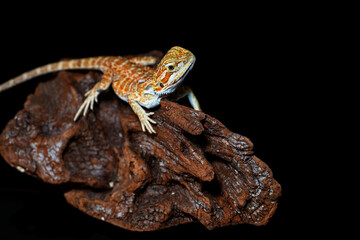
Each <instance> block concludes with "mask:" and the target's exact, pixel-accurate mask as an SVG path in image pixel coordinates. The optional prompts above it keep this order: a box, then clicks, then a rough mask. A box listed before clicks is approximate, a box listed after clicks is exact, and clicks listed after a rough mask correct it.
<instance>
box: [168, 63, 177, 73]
mask: <svg viewBox="0 0 360 240" xmlns="http://www.w3.org/2000/svg"><path fill="white" fill-rule="evenodd" d="M166 67H167V69H168V70H169V72H172V71H174V70H175V66H174V64H171V65H167V66H166Z"/></svg>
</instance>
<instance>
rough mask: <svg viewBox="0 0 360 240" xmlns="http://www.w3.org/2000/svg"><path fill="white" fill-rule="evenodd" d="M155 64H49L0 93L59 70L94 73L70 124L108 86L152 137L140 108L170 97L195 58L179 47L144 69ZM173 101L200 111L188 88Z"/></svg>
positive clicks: (95, 60)
mask: <svg viewBox="0 0 360 240" xmlns="http://www.w3.org/2000/svg"><path fill="white" fill-rule="evenodd" d="M155 62H156V58H154V57H133V58H130V59H127V58H123V57H92V58H83V59H76V60H67V61H60V62H56V63H51V64H48V65H45V66H42V67H39V68H36V69H34V70H31V71H29V72H26V73H23V74H22V75H20V76H18V77H16V78H13V79H10V80H9V81H7V82H5V83H3V84H1V85H0V92H1V91H4V90H6V89H8V88H11V87H13V86H15V85H17V84H20V83H22V82H25V81H28V80H30V79H32V78H34V77H37V76H40V75H43V74H47V73H50V72H55V71H60V70H72V69H94V70H99V71H101V72H103V76H102V80H101V81H100V82H98V83H96V84H95V86H94V87H93V88H92V89H91V90H90V91H88V92H87V93H86V94H85V96H86V99H85V101H84V103H83V104H82V105H81V106H80V108H79V110H78V112H77V113H76V115H75V117H74V121H76V120H77V118H78V117H79V116H80V114H81V113H82V114H83V115H84V116H85V115H86V113H87V112H88V110H89V108H90V109H91V110H92V109H93V106H94V102H97V97H98V95H99V94H100V92H101V91H104V90H106V89H108V88H109V86H110V85H112V88H113V89H114V91H115V93H116V95H117V96H118V97H119V98H121V99H122V100H124V101H126V102H128V103H129V104H130V106H131V108H132V109H133V111H134V112H135V114H136V115H137V116H138V117H139V120H140V123H141V127H142V130H143V131H148V132H149V133H156V132H155V130H154V129H153V126H152V125H151V123H153V124H155V121H154V120H153V119H151V118H150V116H151V115H152V114H154V113H153V112H148V113H147V112H146V111H145V110H144V109H143V108H142V107H146V108H153V107H156V106H158V105H159V104H160V100H161V99H162V98H164V97H167V96H169V95H170V94H172V93H173V92H174V91H175V90H176V89H177V87H178V86H179V84H180V83H181V82H182V81H183V80H184V78H185V76H186V74H187V73H188V72H189V71H190V70H191V68H192V66H193V65H194V62H195V56H194V55H193V54H192V53H191V52H190V51H188V50H186V49H184V48H181V47H173V48H171V49H170V50H169V51H168V52H167V54H166V55H165V56H164V57H163V59H162V60H161V62H160V63H159V64H158V66H157V67H156V69H153V68H150V67H148V66H146V65H151V64H154V63H155ZM178 90H179V91H177V92H178V93H177V94H175V95H176V96H175V98H177V99H178V98H181V97H184V96H188V98H189V100H190V103H191V105H192V106H193V108H194V109H195V110H201V109H200V105H199V102H198V101H197V99H196V97H195V95H194V93H193V92H192V90H191V89H190V88H189V87H182V88H180V89H178Z"/></svg>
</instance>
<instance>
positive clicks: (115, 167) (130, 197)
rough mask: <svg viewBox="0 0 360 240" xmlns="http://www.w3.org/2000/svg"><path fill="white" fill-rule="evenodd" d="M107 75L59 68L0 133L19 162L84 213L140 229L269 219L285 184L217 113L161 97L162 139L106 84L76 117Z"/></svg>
mask: <svg viewBox="0 0 360 240" xmlns="http://www.w3.org/2000/svg"><path fill="white" fill-rule="evenodd" d="M100 78H101V74H100V73H97V72H88V73H81V72H80V73H79V72H60V73H59V74H58V75H57V77H56V78H55V79H53V80H50V81H47V82H44V83H40V84H39V86H38V87H37V89H36V91H35V93H34V94H32V95H30V96H29V97H28V99H27V101H26V103H25V106H24V109H23V110H21V111H20V112H18V113H17V115H16V116H15V118H14V119H12V120H11V121H10V122H9V123H8V124H7V126H6V128H5V129H4V131H3V132H2V134H1V135H0V152H1V154H2V156H3V157H4V159H5V160H6V161H7V162H8V164H10V165H11V166H13V167H16V168H17V169H18V170H20V171H22V172H25V173H27V174H29V175H31V176H34V177H37V178H40V179H41V180H43V181H45V182H47V183H51V184H57V185H59V184H60V186H62V187H63V189H64V195H65V198H66V200H67V201H68V202H69V203H70V204H71V205H73V206H74V207H76V208H78V209H80V210H81V211H83V212H85V213H87V214H89V215H91V216H93V217H95V218H98V219H101V220H104V221H106V222H109V223H112V224H114V225H117V226H119V227H122V228H126V229H130V230H134V231H150V230H157V229H162V228H166V227H170V226H174V225H178V224H182V223H188V222H193V221H199V222H201V223H202V224H203V225H204V226H205V227H206V228H208V229H213V228H215V227H220V226H226V225H232V224H240V223H248V224H254V225H264V224H266V223H267V222H268V221H269V219H270V217H271V216H272V215H273V213H274V211H275V209H276V207H277V199H278V197H279V196H280V193H281V187H280V185H279V184H278V183H277V182H276V181H275V179H274V178H273V175H272V172H271V170H270V168H269V167H268V166H267V165H266V164H265V163H264V162H262V161H261V160H260V159H258V158H257V157H256V156H255V155H254V154H253V151H252V148H253V145H252V143H251V141H250V140H249V139H248V138H246V137H244V136H241V135H239V134H237V133H233V132H231V131H229V130H228V129H227V128H226V127H225V126H224V125H223V124H222V123H220V122H219V121H218V120H216V119H215V118H213V117H211V116H209V115H207V114H205V113H203V112H198V111H195V110H193V109H191V108H189V107H186V106H182V105H179V104H177V103H174V102H170V101H166V100H162V101H161V106H160V107H158V108H156V109H154V112H155V115H153V117H152V118H153V119H154V120H155V121H156V122H157V124H156V125H154V129H155V130H156V132H157V134H156V135H150V134H148V133H144V132H142V130H141V126H140V123H139V120H138V119H137V116H136V115H135V114H134V113H133V112H132V110H131V108H130V107H129V105H128V104H127V103H125V102H123V101H121V100H120V99H119V98H117V97H116V96H115V94H113V93H112V90H109V91H108V92H107V93H102V94H101V95H100V96H99V104H97V105H96V106H95V109H94V111H92V112H91V113H90V114H88V115H87V116H86V117H81V118H80V119H79V120H78V121H77V122H73V117H74V114H75V113H76V111H77V109H78V107H79V106H80V105H81V103H82V101H83V95H84V93H85V92H86V91H88V90H89V89H90V88H91V87H92V86H93V85H94V84H95V82H96V81H99V80H100Z"/></svg>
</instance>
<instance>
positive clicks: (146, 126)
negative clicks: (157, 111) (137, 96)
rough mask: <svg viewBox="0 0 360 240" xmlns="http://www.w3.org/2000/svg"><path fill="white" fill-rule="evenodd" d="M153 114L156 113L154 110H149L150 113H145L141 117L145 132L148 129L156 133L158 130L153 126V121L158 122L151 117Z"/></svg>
mask: <svg viewBox="0 0 360 240" xmlns="http://www.w3.org/2000/svg"><path fill="white" fill-rule="evenodd" d="M153 114H154V113H153V112H149V113H145V115H143V116H142V117H140V123H141V128H142V130H143V132H145V131H148V132H149V133H150V134H152V133H156V131H155V130H154V129H153V127H152V126H151V123H153V124H156V122H155V121H154V120H153V119H151V118H149V116H151V115H153Z"/></svg>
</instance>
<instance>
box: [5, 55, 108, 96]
mask: <svg viewBox="0 0 360 240" xmlns="http://www.w3.org/2000/svg"><path fill="white" fill-rule="evenodd" d="M95 60H97V59H95V58H83V59H75V60H65V61H60V62H56V63H50V64H47V65H44V66H41V67H38V68H35V69H33V70H30V71H28V72H25V73H23V74H21V75H19V76H17V77H15V78H12V79H10V80H8V81H7V82H5V83H3V84H0V92H2V91H5V90H7V89H9V88H12V87H14V86H16V85H18V84H20V83H23V82H26V81H28V80H30V79H32V78H35V77H38V76H41V75H44V74H47V73H51V72H56V71H61V70H70V69H95V70H101V67H99V66H100V64H91V62H94V61H95Z"/></svg>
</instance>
